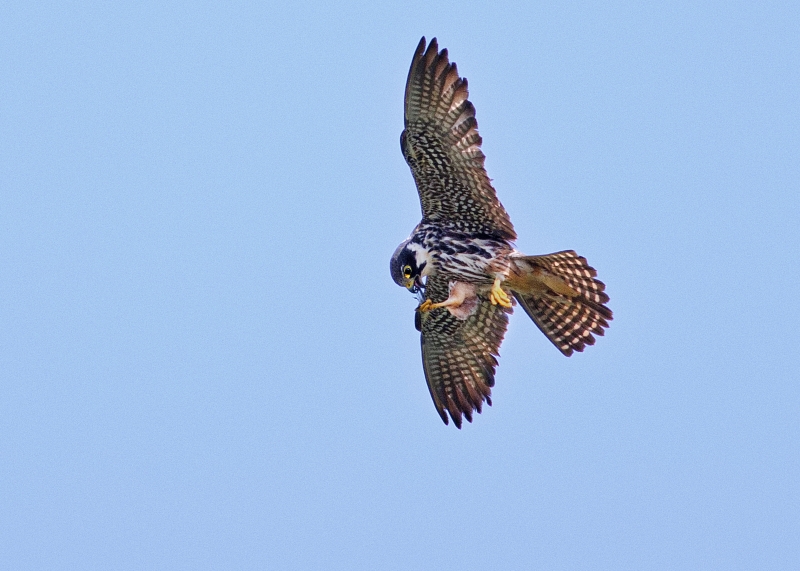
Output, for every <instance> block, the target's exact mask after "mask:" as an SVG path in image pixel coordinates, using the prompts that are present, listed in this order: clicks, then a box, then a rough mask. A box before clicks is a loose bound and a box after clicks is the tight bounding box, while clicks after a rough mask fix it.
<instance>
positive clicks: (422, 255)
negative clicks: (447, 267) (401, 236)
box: [407, 242, 433, 276]
mask: <svg viewBox="0 0 800 571" xmlns="http://www.w3.org/2000/svg"><path fill="white" fill-rule="evenodd" d="M407 248H408V249H409V250H411V251H412V252H414V261H415V262H416V263H417V267H418V268H420V267H422V265H423V264H425V267H423V268H422V275H423V276H427V275H428V274H429V273H430V271H431V268H432V262H433V256H431V253H430V252H429V251H428V250H426V249H425V246H423V245H422V244H416V243H413V242H412V243H410V244H409V245H408V246H407Z"/></svg>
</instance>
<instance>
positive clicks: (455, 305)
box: [390, 38, 612, 428]
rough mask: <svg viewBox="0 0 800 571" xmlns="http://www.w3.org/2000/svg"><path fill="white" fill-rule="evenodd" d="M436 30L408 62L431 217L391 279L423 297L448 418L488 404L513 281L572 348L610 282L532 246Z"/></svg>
mask: <svg viewBox="0 0 800 571" xmlns="http://www.w3.org/2000/svg"><path fill="white" fill-rule="evenodd" d="M468 96H469V93H468V90H467V80H466V79H464V78H461V77H459V75H458V70H457V69H456V65H455V63H450V62H449V60H448V56H447V50H442V51H441V52H439V51H438V46H437V42H436V39H435V38H434V39H433V40H431V43H430V45H428V47H427V50H426V45H425V38H422V40H420V43H419V45H418V46H417V50H416V52H415V54H414V59H413V60H412V62H411V69H410V70H409V74H408V81H407V83H406V94H405V129H404V131H403V133H402V135H401V137H400V145H401V148H402V151H403V156H404V157H405V159H406V162H407V163H408V165H409V167H410V168H411V173H412V174H413V176H414V181H415V182H416V185H417V190H418V191H419V197H420V203H421V206H422V221H421V222H420V223H419V225H417V227H416V228H415V229H414V232H412V234H411V236H410V237H409V238H408V239H407V240H406V241H404V242H403V243H401V244H400V246H399V247H398V248H397V250H396V251H395V253H394V255H393V256H392V259H391V263H390V270H391V275H392V279H393V280H394V281H395V282H396V283H398V284H399V285H402V286H405V287H407V288H408V289H409V290H411V291H412V292H414V293H418V294H419V295H421V299H422V298H424V301H423V303H421V304H420V306H419V307H418V308H417V310H416V313H415V326H416V327H417V329H418V330H420V332H421V343H422V362H423V368H424V371H425V378H426V380H427V382H428V388H429V389H430V392H431V397H432V398H433V402H434V405H435V406H436V410H437V411H438V412H439V415H440V416H441V418H442V420H443V421H444V422H445V424H447V423H448V415H449V418H452V419H453V422H454V423H455V424H456V426H458V427H459V428H460V427H461V422H462V418H466V419H467V420H468V421H470V422H472V413H473V411H477V412H481V408H482V405H483V402H484V401H485V402H487V403H488V404H491V387H492V386H494V373H495V368H496V366H497V359H496V357H497V355H498V351H499V348H500V344H501V343H502V341H503V336H504V335H505V331H506V327H507V325H508V314H510V313H511V312H512V301H511V299H510V297H509V295H508V293H510V294H511V295H512V296H513V297H514V298H515V299H516V300H517V302H518V303H519V304H520V305H522V307H523V308H524V310H525V311H526V313H527V314H528V315H529V316H530V317H531V319H533V321H534V322H535V323H536V325H538V326H539V328H540V329H541V330H542V332H543V333H544V334H545V335H546V336H547V337H548V339H550V341H552V342H553V344H555V345H556V347H558V349H559V350H560V351H561V352H562V353H564V354H565V355H567V356H569V355H571V354H572V353H573V351H583V349H584V347H585V346H586V345H592V344H594V342H595V338H594V335H603V331H604V328H606V327H608V321H609V320H611V318H612V314H611V311H610V310H609V309H608V308H607V307H606V306H605V303H606V302H607V301H608V296H607V295H606V294H605V293H604V291H603V290H604V289H605V286H604V285H603V283H602V282H600V281H598V280H596V279H594V277H595V275H596V272H595V270H594V269H593V268H591V267H590V266H589V265H588V264H587V263H586V259H585V258H583V257H581V256H578V255H577V254H576V253H575V252H573V251H564V252H557V253H555V254H549V255H546V256H525V255H523V254H522V253H520V252H518V251H517V250H515V249H514V246H513V240H515V239H516V233H515V232H514V227H513V226H512V224H511V220H510V219H509V217H508V214H507V213H506V211H505V209H504V208H503V205H502V204H501V203H500V201H499V200H498V199H497V195H496V193H495V190H494V188H493V187H492V184H491V182H490V180H489V177H488V176H487V174H486V171H485V169H484V166H483V163H484V155H483V152H482V151H481V148H480V145H481V137H480V135H479V134H478V123H477V121H476V119H475V108H474V107H473V105H472V103H470V102H469V100H468Z"/></svg>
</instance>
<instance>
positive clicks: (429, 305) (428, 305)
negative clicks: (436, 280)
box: [417, 299, 433, 313]
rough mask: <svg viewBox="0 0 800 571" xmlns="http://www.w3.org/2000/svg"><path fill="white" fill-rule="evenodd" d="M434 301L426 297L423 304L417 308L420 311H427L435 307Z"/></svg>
mask: <svg viewBox="0 0 800 571" xmlns="http://www.w3.org/2000/svg"><path fill="white" fill-rule="evenodd" d="M432 306H433V302H432V301H431V300H429V299H426V300H425V301H423V302H422V304H421V305H420V306H419V307H418V308H417V309H419V311H420V312H422V313H425V312H426V311H430V310H431V309H433V307H432Z"/></svg>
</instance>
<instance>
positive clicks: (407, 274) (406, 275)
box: [403, 266, 411, 279]
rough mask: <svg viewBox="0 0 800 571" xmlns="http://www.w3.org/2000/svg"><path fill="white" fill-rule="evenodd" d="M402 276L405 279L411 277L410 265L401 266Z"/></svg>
mask: <svg viewBox="0 0 800 571" xmlns="http://www.w3.org/2000/svg"><path fill="white" fill-rule="evenodd" d="M403 277H404V278H406V279H409V278H411V266H403Z"/></svg>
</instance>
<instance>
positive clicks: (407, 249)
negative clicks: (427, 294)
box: [389, 238, 430, 293]
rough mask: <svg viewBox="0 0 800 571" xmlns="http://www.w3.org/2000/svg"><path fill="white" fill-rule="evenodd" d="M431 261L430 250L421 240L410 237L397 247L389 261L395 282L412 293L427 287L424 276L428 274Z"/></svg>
mask: <svg viewBox="0 0 800 571" xmlns="http://www.w3.org/2000/svg"><path fill="white" fill-rule="evenodd" d="M429 261H430V253H429V252H428V250H426V249H425V247H424V246H423V245H422V244H421V243H420V242H417V241H414V239H413V238H409V239H408V240H406V241H405V242H403V243H402V244H400V245H399V246H398V247H397V249H396V250H395V251H394V254H392V259H391V260H390V262H389V271H390V272H391V273H392V279H393V280H394V283H396V284H397V285H399V286H403V287H404V288H406V289H408V290H409V291H410V292H411V293H417V292H418V291H419V290H420V288H423V287H425V283H424V282H423V281H422V278H423V277H424V276H427V275H428V272H429V269H430V265H429V264H428V262H429Z"/></svg>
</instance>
